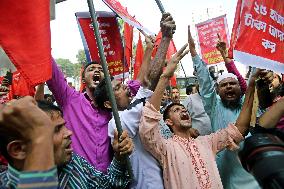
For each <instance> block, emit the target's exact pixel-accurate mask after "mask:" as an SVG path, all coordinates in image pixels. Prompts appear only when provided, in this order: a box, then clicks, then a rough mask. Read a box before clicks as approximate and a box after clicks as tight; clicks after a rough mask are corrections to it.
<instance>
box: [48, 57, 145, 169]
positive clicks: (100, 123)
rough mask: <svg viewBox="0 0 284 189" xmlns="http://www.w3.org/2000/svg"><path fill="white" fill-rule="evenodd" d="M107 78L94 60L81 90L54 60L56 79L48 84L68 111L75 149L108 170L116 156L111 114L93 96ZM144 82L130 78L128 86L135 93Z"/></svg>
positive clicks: (88, 67)
mask: <svg viewBox="0 0 284 189" xmlns="http://www.w3.org/2000/svg"><path fill="white" fill-rule="evenodd" d="M103 78H104V73H103V69H102V66H101V65H100V64H99V63H98V62H90V63H89V64H87V65H86V66H85V67H84V70H83V72H82V80H83V84H85V85H86V90H85V92H84V93H80V92H78V91H76V90H75V89H73V88H71V87H70V86H68V84H67V82H66V81H65V79H64V75H63V73H62V72H61V71H60V70H59V68H58V66H57V65H56V63H55V61H54V60H52V78H51V79H50V80H49V81H47V82H46V83H47V85H48V87H49V89H50V90H51V92H52V93H53V95H54V98H55V100H56V102H57V104H58V105H59V107H60V108H61V109H62V110H63V112H64V115H63V117H64V120H65V121H66V127H67V128H68V129H70V130H71V131H72V132H73V135H72V141H73V143H72V148H73V149H74V152H76V153H77V154H78V155H80V156H82V157H84V158H85V159H86V160H87V161H88V162H90V163H91V165H93V166H95V167H96V168H97V169H98V170H100V171H102V172H104V173H106V172H107V168H108V166H109V165H110V163H111V160H112V157H113V155H112V149H111V148H110V146H111V141H110V139H109V137H108V126H107V125H108V122H109V120H110V119H111V113H110V112H109V111H106V110H104V109H101V108H99V107H98V105H97V102H96V100H95V99H94V96H93V93H94V91H95V88H96V87H97V85H98V84H99V82H100V81H101V80H102V79H103ZM140 82H141V81H138V80H135V81H130V83H129V85H128V86H129V89H130V90H131V92H132V93H135V92H137V90H138V88H139V87H140ZM104 95H106V94H104ZM94 147H96V150H94Z"/></svg>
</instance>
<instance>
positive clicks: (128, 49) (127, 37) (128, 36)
mask: <svg viewBox="0 0 284 189" xmlns="http://www.w3.org/2000/svg"><path fill="white" fill-rule="evenodd" d="M132 41H133V27H132V26H130V25H129V24H127V23H126V22H124V44H125V45H124V56H125V60H126V63H127V65H128V67H129V68H130V67H131V62H130V61H131V57H132Z"/></svg>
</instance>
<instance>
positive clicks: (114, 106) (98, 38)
mask: <svg viewBox="0 0 284 189" xmlns="http://www.w3.org/2000/svg"><path fill="white" fill-rule="evenodd" d="M87 1H88V6H89V11H90V15H91V18H92V24H93V27H94V31H95V36H96V41H97V46H98V50H99V55H100V60H101V64H102V67H103V71H104V75H105V78H106V83H107V92H108V94H109V96H110V102H111V105H112V112H113V117H114V120H115V124H116V128H117V131H118V136H119V137H120V136H121V134H122V127H121V123H120V118H119V114H118V109H117V104H116V101H115V97H114V93H113V90H112V85H111V80H110V76H109V72H108V66H107V63H106V58H105V55H104V49H103V46H102V39H101V35H100V33H99V26H98V22H97V15H96V14H95V7H94V3H93V0H87ZM125 158H126V162H127V168H128V173H129V176H130V179H131V180H133V179H134V177H133V172H132V168H131V164H130V161H129V157H128V156H126V157H125Z"/></svg>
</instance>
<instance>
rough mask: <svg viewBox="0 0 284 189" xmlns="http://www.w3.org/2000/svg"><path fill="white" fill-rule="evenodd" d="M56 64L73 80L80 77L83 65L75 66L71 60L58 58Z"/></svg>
mask: <svg viewBox="0 0 284 189" xmlns="http://www.w3.org/2000/svg"><path fill="white" fill-rule="evenodd" d="M56 62H57V64H58V65H59V66H60V68H61V70H62V72H63V73H64V74H65V76H67V77H73V78H77V77H80V71H81V64H78V63H77V64H73V63H72V62H71V61H70V60H69V59H64V58H58V59H56Z"/></svg>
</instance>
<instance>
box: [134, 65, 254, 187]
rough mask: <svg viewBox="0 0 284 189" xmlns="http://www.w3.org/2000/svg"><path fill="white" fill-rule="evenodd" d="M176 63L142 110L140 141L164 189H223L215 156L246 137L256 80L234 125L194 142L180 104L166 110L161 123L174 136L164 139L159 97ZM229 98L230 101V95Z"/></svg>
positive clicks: (188, 117)
mask: <svg viewBox="0 0 284 189" xmlns="http://www.w3.org/2000/svg"><path fill="white" fill-rule="evenodd" d="M177 63H178V62H170V63H169V64H168V66H167V68H166V70H165V72H164V73H163V74H162V76H161V77H160V81H159V83H158V85H157V87H156V89H155V92H154V94H153V95H152V97H151V98H150V100H149V101H148V102H146V105H145V107H144V108H143V112H142V118H141V122H140V126H139V134H140V138H141V141H142V143H143V145H144V147H145V149H146V150H148V151H149V152H150V153H151V154H152V155H153V156H154V157H155V158H156V159H157V160H158V161H159V163H160V165H161V166H162V168H163V178H164V185H165V188H166V189H185V188H203V189H205V188H206V189H210V188H212V189H221V188H223V186H222V183H221V179H220V175H219V173H218V169H217V165H216V160H215V156H216V154H217V153H218V152H219V151H221V150H223V149H224V148H228V149H230V150H234V149H236V148H237V147H238V143H239V142H240V141H241V140H243V139H244V138H243V136H244V135H246V133H247V130H248V128H249V124H250V117H251V112H252V105H253V98H254V90H255V79H256V78H257V76H254V77H252V78H251V82H250V84H249V87H248V90H247V96H246V98H245V101H244V106H243V108H242V110H241V112H240V115H239V117H238V119H237V121H236V124H235V125H234V124H231V123H230V124H228V126H227V127H226V128H224V129H221V130H219V131H217V132H215V133H212V134H211V135H206V136H200V137H197V138H196V139H194V138H192V137H191V133H190V129H191V128H192V123H191V117H190V116H189V113H188V112H187V110H186V109H185V107H184V106H183V105H182V104H179V103H172V104H171V105H169V106H168V107H167V108H166V110H165V112H164V114H163V119H164V121H165V122H166V124H167V125H168V126H169V127H170V128H171V129H172V130H173V133H174V136H173V137H172V138H169V139H164V138H163V137H162V136H161V133H160V129H159V120H160V119H161V117H162V115H161V114H160V112H159V109H160V103H161V98H162V93H163V91H164V90H165V86H166V85H167V84H168V82H169V80H170V78H171V77H172V76H173V73H174V70H175V69H176V66H177ZM197 70H198V68H197ZM206 70H207V69H206ZM208 76H209V75H208ZM228 82H232V81H228ZM228 98H232V94H230V97H228ZM240 188H241V187H240Z"/></svg>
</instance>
